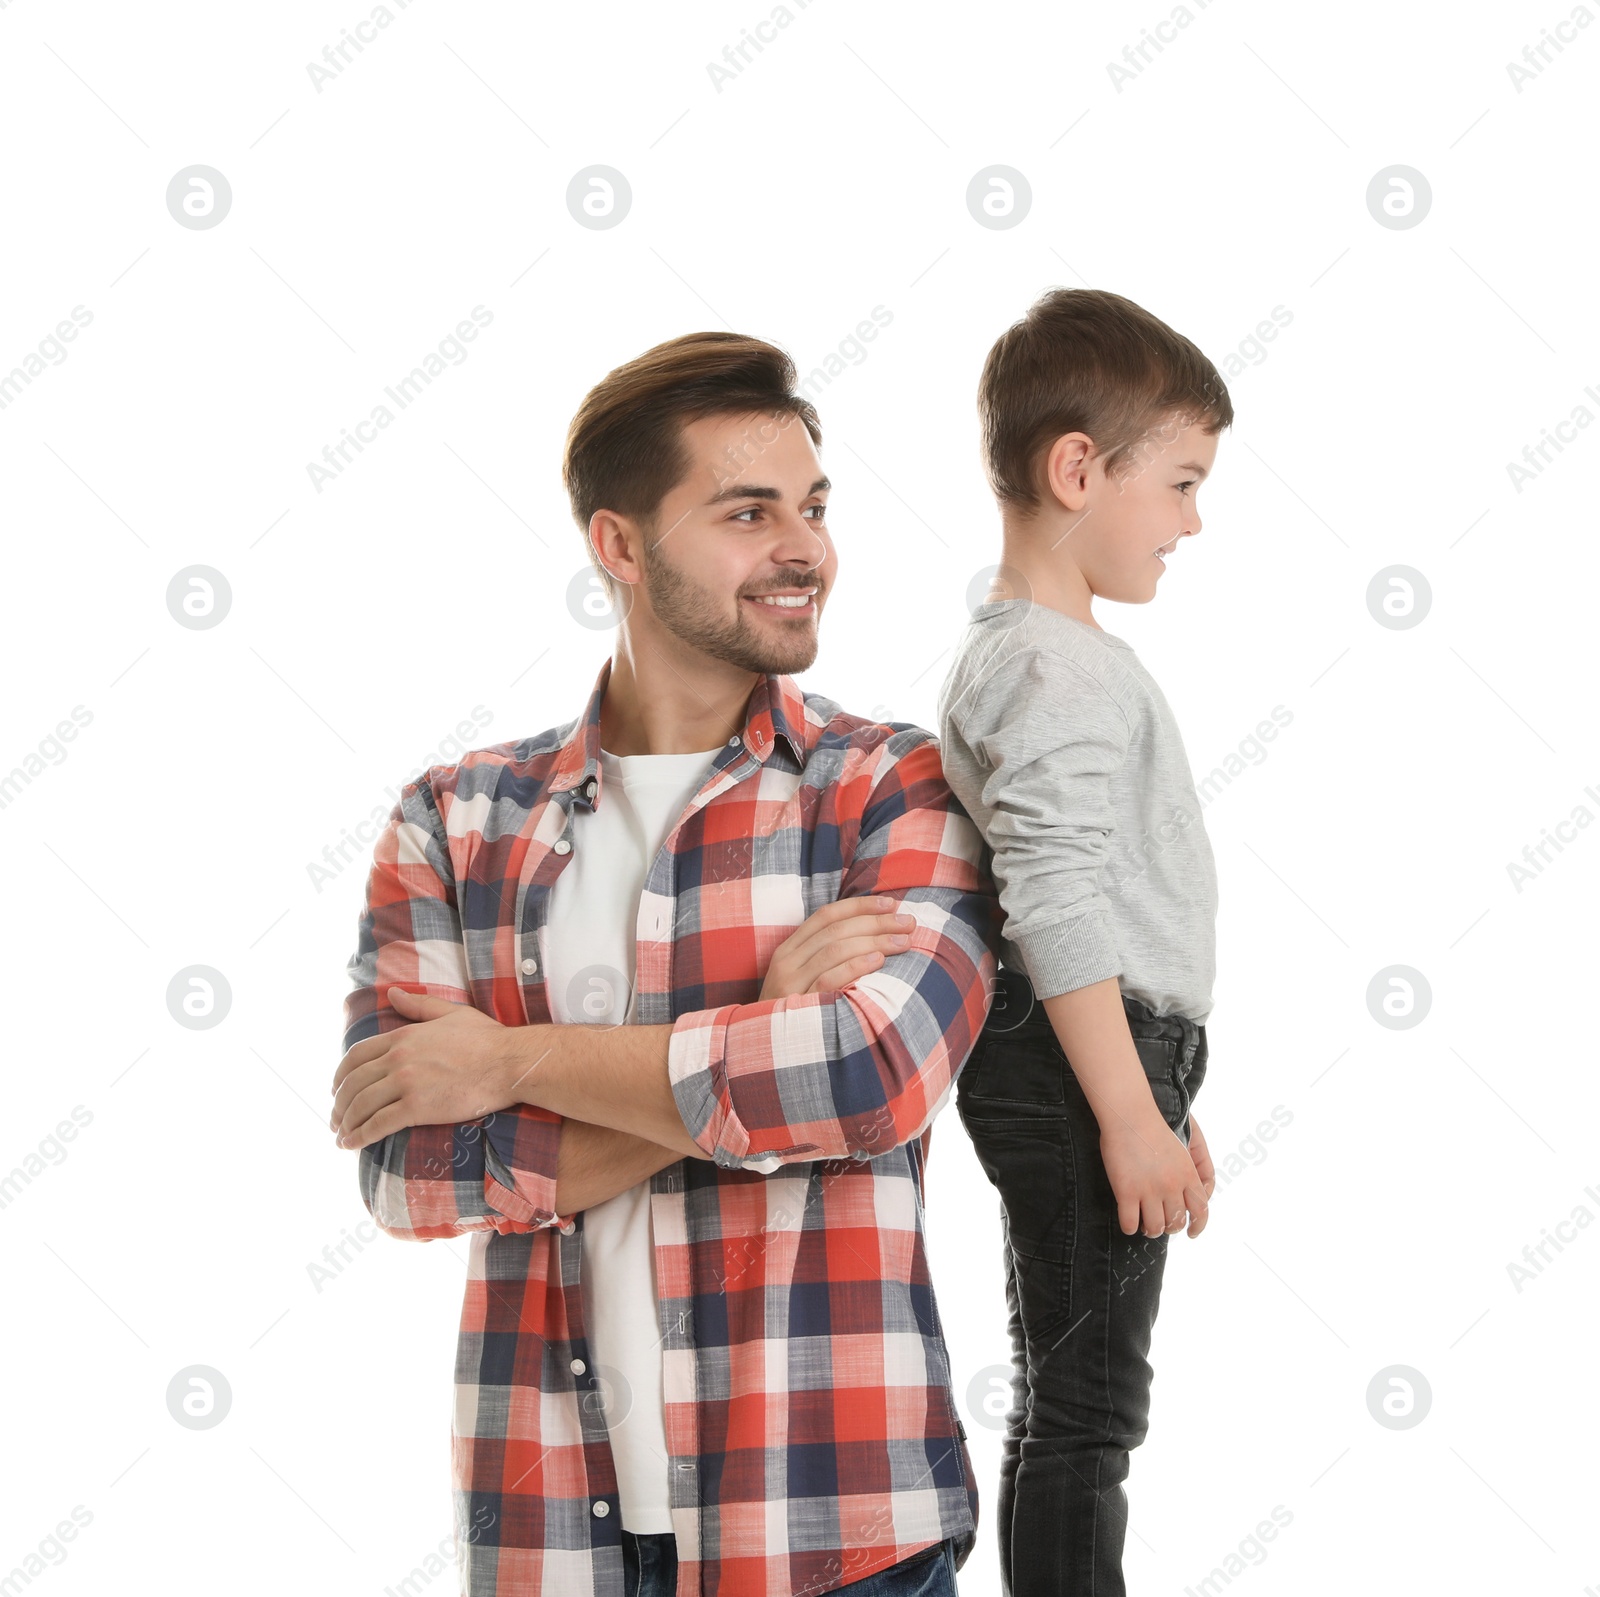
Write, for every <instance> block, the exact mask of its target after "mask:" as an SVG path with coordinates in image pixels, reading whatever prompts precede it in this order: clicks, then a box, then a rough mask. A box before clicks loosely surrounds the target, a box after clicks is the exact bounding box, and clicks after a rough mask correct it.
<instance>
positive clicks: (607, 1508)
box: [594, 1498, 611, 1519]
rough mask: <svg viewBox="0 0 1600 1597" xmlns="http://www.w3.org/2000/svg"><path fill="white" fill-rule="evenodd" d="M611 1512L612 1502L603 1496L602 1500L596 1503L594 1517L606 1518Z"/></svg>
mask: <svg viewBox="0 0 1600 1597" xmlns="http://www.w3.org/2000/svg"><path fill="white" fill-rule="evenodd" d="M610 1512H611V1505H610V1503H608V1502H606V1500H605V1499H604V1498H601V1500H600V1501H599V1502H598V1503H596V1504H595V1505H594V1517H595V1518H596V1519H604V1518H605V1517H606V1515H607V1514H609V1513H610Z"/></svg>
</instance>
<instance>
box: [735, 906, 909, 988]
mask: <svg viewBox="0 0 1600 1597" xmlns="http://www.w3.org/2000/svg"><path fill="white" fill-rule="evenodd" d="M894 905H895V901H894V900H893V899H892V898H883V897H876V898H841V899H839V900H837V901H836V902H835V903H832V904H824V905H823V906H822V908H821V909H819V910H818V911H817V912H816V914H814V915H812V916H810V917H809V918H808V919H807V920H806V921H805V922H804V923H803V924H802V925H800V926H799V927H797V928H796V929H795V930H794V931H793V932H791V933H790V934H789V936H788V937H787V938H786V939H785V940H784V941H783V942H781V943H779V944H778V946H777V948H776V950H774V952H773V955H772V963H771V964H770V965H768V966H767V977H766V980H765V981H764V982H763V983H762V984H761V998H762V999H768V998H793V997H794V996H796V995H797V994H799V993H825V992H833V991H835V990H836V989H838V988H840V987H844V986H847V985H848V984H849V983H850V982H853V981H854V980H855V979H856V977H857V976H864V975H866V973H867V972H868V971H869V970H876V969H877V967H878V966H879V965H881V964H882V963H883V961H884V959H885V958H886V957H887V956H888V955H890V954H898V953H902V952H904V950H906V949H907V948H909V947H910V946H911V936H910V934H911V932H912V930H913V929H914V928H915V926H916V924H917V922H916V917H915V916H912V915H896V914H894V913H893V910H894Z"/></svg>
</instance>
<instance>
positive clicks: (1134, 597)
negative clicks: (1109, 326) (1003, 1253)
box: [1050, 418, 1217, 604]
mask: <svg viewBox="0 0 1600 1597" xmlns="http://www.w3.org/2000/svg"><path fill="white" fill-rule="evenodd" d="M1067 437H1068V438H1072V439H1081V438H1083V437H1084V435H1083V434H1082V433H1072V434H1068V435H1067ZM1085 442H1087V440H1086V439H1085ZM1065 443H1066V439H1057V441H1056V444H1055V446H1054V447H1053V448H1052V451H1051V460H1050V472H1051V479H1052V486H1053V487H1054V488H1055V489H1056V492H1057V494H1058V496H1059V497H1061V498H1062V500H1063V502H1064V503H1065V504H1066V506H1067V508H1068V509H1069V510H1080V513H1079V514H1078V515H1077V518H1076V520H1075V522H1074V525H1073V527H1072V529H1071V531H1070V532H1069V533H1068V534H1067V535H1066V538H1065V539H1064V540H1063V542H1062V543H1061V544H1060V546H1059V547H1060V548H1061V549H1062V550H1063V551H1065V552H1066V553H1068V554H1069V555H1070V557H1071V559H1072V560H1073V561H1074V562H1075V563H1076V565H1077V567H1078V569H1079V570H1080V571H1082V573H1083V575H1084V577H1085V578H1086V579H1087V581H1088V583H1089V587H1090V588H1091V589H1092V590H1093V592H1095V593H1096V594H1098V595H1099V596H1100V597H1101V598H1104V599H1112V600H1115V601H1116V602H1117V603H1119V604H1148V603H1149V602H1150V600H1151V599H1153V598H1154V597H1155V593H1156V585H1157V583H1159V582H1160V580H1161V573H1162V572H1163V571H1164V570H1165V569H1166V561H1165V559H1164V558H1163V557H1164V556H1169V555H1171V554H1172V553H1173V551H1174V550H1176V549H1177V547H1178V545H1179V544H1180V543H1181V541H1182V540H1183V539H1184V538H1186V537H1192V536H1193V535H1194V534H1195V533H1197V532H1199V530H1200V511H1199V508H1198V506H1197V505H1196V502H1195V501H1196V497H1197V495H1198V493H1199V489H1200V484H1201V483H1202V482H1203V481H1204V480H1205V479H1206V478H1207V477H1208V476H1209V475H1210V473H1211V467H1212V464H1213V463H1214V462H1215V460H1216V458H1217V437H1216V435H1215V434H1214V433H1207V432H1204V431H1202V429H1201V428H1200V426H1199V424H1198V423H1190V424H1187V425H1185V424H1184V422H1183V421H1182V419H1181V418H1178V419H1172V420H1169V421H1167V422H1166V423H1164V424H1162V425H1158V426H1156V427H1154V428H1153V429H1152V430H1151V431H1150V432H1149V433H1148V434H1147V435H1146V436H1145V438H1144V440H1143V441H1142V442H1141V443H1139V444H1137V445H1136V446H1135V447H1134V450H1133V455H1132V459H1131V460H1129V461H1128V462H1127V464H1126V465H1125V467H1124V469H1123V470H1122V471H1121V472H1120V473H1119V474H1118V475H1117V476H1115V477H1108V476H1107V475H1106V473H1105V470H1104V468H1103V466H1102V464H1101V461H1100V457H1099V456H1098V455H1096V454H1094V453H1093V452H1092V450H1091V452H1090V453H1089V454H1088V455H1087V456H1085V457H1083V458H1080V459H1077V460H1075V459H1074V458H1073V457H1074V454H1075V451H1074V449H1072V448H1070V447H1069V448H1067V449H1063V447H1062V446H1063V444H1065ZM1080 507H1081V509H1080Z"/></svg>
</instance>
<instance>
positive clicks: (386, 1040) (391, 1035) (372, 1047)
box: [333, 1031, 398, 1093]
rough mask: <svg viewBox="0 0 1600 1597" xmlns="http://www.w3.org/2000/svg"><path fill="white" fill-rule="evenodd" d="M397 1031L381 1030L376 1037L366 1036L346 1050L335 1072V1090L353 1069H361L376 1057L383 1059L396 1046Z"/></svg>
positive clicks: (336, 1090)
mask: <svg viewBox="0 0 1600 1597" xmlns="http://www.w3.org/2000/svg"><path fill="white" fill-rule="evenodd" d="M397 1035H398V1033H396V1032H392V1031H386V1032H381V1033H380V1034H379V1035H378V1036H376V1037H366V1038H363V1039H362V1041H360V1042H358V1043H356V1044H355V1045H354V1046H353V1047H351V1048H349V1049H348V1050H347V1051H346V1052H345V1056H344V1058H343V1059H341V1060H340V1061H339V1068H338V1069H337V1070H336V1071H334V1073H333V1091H334V1092H335V1093H337V1092H338V1090H339V1089H340V1087H342V1086H343V1085H344V1084H345V1081H346V1080H347V1079H348V1078H349V1076H350V1074H351V1072H352V1071H356V1070H359V1069H360V1068H361V1067H362V1066H363V1065H366V1064H370V1063H371V1062H372V1061H373V1060H374V1059H381V1058H382V1057H383V1056H384V1055H385V1054H386V1053H388V1051H389V1050H390V1049H391V1048H393V1047H394V1044H395V1038H396V1036H397Z"/></svg>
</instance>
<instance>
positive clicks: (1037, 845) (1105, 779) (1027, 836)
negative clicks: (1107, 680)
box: [945, 646, 1132, 998]
mask: <svg viewBox="0 0 1600 1597" xmlns="http://www.w3.org/2000/svg"><path fill="white" fill-rule="evenodd" d="M945 731H946V737H947V739H948V738H952V737H953V738H958V739H959V740H960V742H961V745H962V746H963V748H964V750H965V751H966V752H967V754H968V755H969V756H970V762H971V763H970V766H969V767H968V768H969V770H970V771H972V772H973V773H974V774H972V775H969V776H968V777H967V778H966V780H967V781H970V782H972V783H973V784H974V785H975V786H976V787H977V788H978V794H977V796H978V797H979V798H980V799H981V803H982V805H983V807H984V810H985V811H986V812H987V813H988V814H989V824H988V835H987V839H986V840H987V842H988V845H989V848H990V850H991V851H992V854H993V861H992V869H993V873H994V879H995V885H996V886H997V887H998V889H999V892H1000V907H1001V909H1002V910H1003V911H1004V912H1005V917H1006V923H1005V928H1004V935H1005V939H1006V941H1007V942H1008V943H1010V944H1011V945H1012V946H1013V947H1014V948H1015V949H1016V950H1017V951H1018V953H1019V954H1020V956H1021V959H1022V964H1023V969H1024V971H1025V972H1026V973H1027V976H1028V979H1029V981H1030V982H1031V983H1032V984H1033V988H1034V991H1035V992H1036V993H1037V994H1038V995H1039V997H1040V998H1053V997H1055V996H1056V995H1057V994H1059V993H1066V992H1073V991H1075V990H1076V989H1077V988H1079V987H1087V986H1090V985H1091V984H1093V983H1094V982H1098V981H1104V980H1105V979H1106V978H1107V977H1109V976H1120V975H1121V974H1122V958H1121V955H1120V952H1119V950H1118V948H1117V944H1116V940H1115V937H1114V935H1113V931H1112V923H1111V915H1110V909H1111V904H1110V900H1109V899H1108V898H1107V896H1106V894H1105V892H1104V891H1103V890H1102V887H1101V868H1102V866H1103V865H1104V863H1105V860H1106V855H1107V846H1108V841H1109V839H1110V837H1111V834H1112V832H1113V831H1114V830H1115V826H1116V818H1115V813H1114V811H1113V808H1112V803H1111V782H1112V779H1113V777H1114V776H1115V775H1116V773H1117V772H1118V771H1119V770H1120V769H1121V767H1122V764H1123V761H1124V760H1125V759H1126V758H1127V754H1128V746H1129V743H1130V741H1131V738H1132V732H1131V729H1130V727H1129V724H1128V718H1127V716H1126V714H1125V713H1124V712H1123V710H1122V707H1121V706H1120V705H1119V704H1118V703H1117V701H1116V699H1115V698H1114V697H1112V695H1111V694H1110V693H1109V692H1108V691H1107V690H1106V689H1105V687H1103V686H1102V685H1101V684H1100V683H1099V682H1098V681H1097V680H1096V679H1095V678H1094V677H1093V676H1092V675H1091V674H1090V673H1089V672H1088V671H1086V670H1085V669H1084V668H1083V667H1082V666H1079V665H1077V664H1075V663H1074V662H1073V661H1071V660H1068V659H1067V658H1066V657H1065V656H1063V655H1059V654H1056V653H1054V652H1052V651H1051V650H1049V649H1042V648H1032V647H1026V646H1023V647H1018V648H1016V649H1014V650H1013V651H1012V652H1011V653H1009V654H1004V655H1002V656H1001V657H1000V658H997V659H996V660H995V661H993V662H992V663H991V664H990V666H989V667H988V668H987V669H986V670H985V672H984V674H983V676H982V677H981V678H980V679H978V680H977V681H976V682H974V683H973V684H971V685H970V686H969V688H968V690H967V691H966V692H965V693H963V694H962V696H961V698H960V699H959V700H958V701H957V702H955V703H954V704H952V705H951V706H950V709H949V711H948V713H947V715H946V718H945ZM950 763H951V764H952V765H966V764H967V762H966V761H964V760H957V761H952V762H950ZM952 785H955V781H954V779H953V780H952ZM957 796H958V797H960V796H962V795H961V794H960V792H959V788H958V795H957ZM974 813H977V811H976V809H974Z"/></svg>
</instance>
